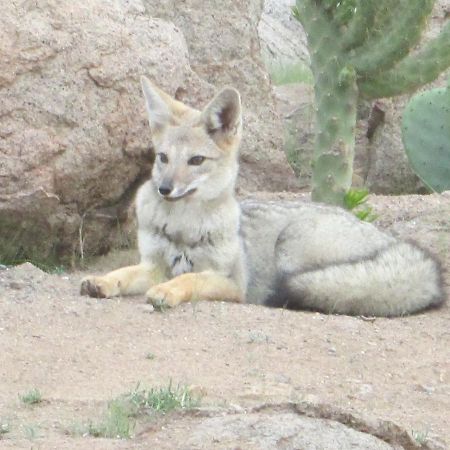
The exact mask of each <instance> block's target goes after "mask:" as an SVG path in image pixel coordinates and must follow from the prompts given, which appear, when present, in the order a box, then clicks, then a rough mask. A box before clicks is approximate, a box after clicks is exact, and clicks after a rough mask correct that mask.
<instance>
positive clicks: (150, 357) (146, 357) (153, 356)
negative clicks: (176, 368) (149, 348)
mask: <svg viewBox="0 0 450 450" xmlns="http://www.w3.org/2000/svg"><path fill="white" fill-rule="evenodd" d="M155 358H156V355H155V354H154V353H151V352H148V353H147V354H146V355H145V359H149V360H153V359H155Z"/></svg>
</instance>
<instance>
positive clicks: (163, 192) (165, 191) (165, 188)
mask: <svg viewBox="0 0 450 450" xmlns="http://www.w3.org/2000/svg"><path fill="white" fill-rule="evenodd" d="M172 189H173V187H172V186H169V185H161V186H160V187H159V188H158V192H159V193H160V194H161V195H162V196H163V197H166V196H167V195H169V194H170V193H171V192H172Z"/></svg>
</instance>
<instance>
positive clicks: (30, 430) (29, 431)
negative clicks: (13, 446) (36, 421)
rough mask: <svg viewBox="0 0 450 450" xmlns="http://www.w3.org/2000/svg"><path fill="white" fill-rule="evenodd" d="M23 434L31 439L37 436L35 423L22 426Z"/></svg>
mask: <svg viewBox="0 0 450 450" xmlns="http://www.w3.org/2000/svg"><path fill="white" fill-rule="evenodd" d="M23 432H24V435H25V437H26V438H27V439H29V440H33V439H36V438H38V437H39V427H37V426H36V425H25V426H24V427H23Z"/></svg>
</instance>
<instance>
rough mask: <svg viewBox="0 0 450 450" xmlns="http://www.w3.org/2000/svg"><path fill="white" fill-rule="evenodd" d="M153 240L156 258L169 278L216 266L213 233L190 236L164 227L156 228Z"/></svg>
mask: <svg viewBox="0 0 450 450" xmlns="http://www.w3.org/2000/svg"><path fill="white" fill-rule="evenodd" d="M153 240H154V244H155V247H154V253H155V256H156V257H157V259H158V260H159V261H161V262H162V264H163V266H164V269H165V272H166V275H167V276H168V277H169V278H172V277H175V276H178V275H181V274H183V273H187V272H200V271H202V270H206V269H208V268H210V267H211V265H214V264H213V263H212V255H213V253H214V251H213V250H214V241H213V234H212V233H211V232H206V231H205V232H204V233H199V234H197V235H189V234H186V233H183V232H181V231H173V230H170V229H169V228H168V227H167V226H162V227H155V229H154V234H153Z"/></svg>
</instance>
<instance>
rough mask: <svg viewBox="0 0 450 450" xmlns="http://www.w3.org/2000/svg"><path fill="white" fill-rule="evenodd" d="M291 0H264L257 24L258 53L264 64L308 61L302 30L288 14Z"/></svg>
mask: <svg viewBox="0 0 450 450" xmlns="http://www.w3.org/2000/svg"><path fill="white" fill-rule="evenodd" d="M294 5H295V0H265V1H264V10H263V13H262V15H261V20H260V22H259V25H258V33H259V38H260V39H261V54H262V57H263V60H264V62H265V63H266V64H269V65H271V66H278V65H279V66H284V65H286V64H292V63H293V62H296V61H301V62H303V63H305V64H307V65H309V53H308V47H307V45H306V34H305V32H304V31H303V28H302V26H301V25H300V23H299V22H298V21H297V20H295V19H294V17H293V16H292V12H291V8H292V7H293V6H294Z"/></svg>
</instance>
